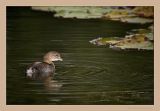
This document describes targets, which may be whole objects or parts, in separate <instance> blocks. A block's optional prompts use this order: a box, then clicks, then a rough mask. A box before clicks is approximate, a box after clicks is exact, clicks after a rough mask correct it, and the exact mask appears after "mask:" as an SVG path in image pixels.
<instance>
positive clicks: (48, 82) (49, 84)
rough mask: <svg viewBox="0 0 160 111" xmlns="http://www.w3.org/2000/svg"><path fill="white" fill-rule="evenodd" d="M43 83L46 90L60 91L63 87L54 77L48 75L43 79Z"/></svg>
mask: <svg viewBox="0 0 160 111" xmlns="http://www.w3.org/2000/svg"><path fill="white" fill-rule="evenodd" d="M43 84H44V87H45V90H46V91H49V92H51V91H59V90H60V88H61V87H62V84H61V83H60V82H58V81H56V80H53V77H48V78H45V79H44V80H43Z"/></svg>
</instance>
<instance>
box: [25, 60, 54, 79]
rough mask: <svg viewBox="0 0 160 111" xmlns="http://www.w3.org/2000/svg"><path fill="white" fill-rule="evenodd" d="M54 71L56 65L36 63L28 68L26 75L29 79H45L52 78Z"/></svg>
mask: <svg viewBox="0 0 160 111" xmlns="http://www.w3.org/2000/svg"><path fill="white" fill-rule="evenodd" d="M54 71H55V67H54V64H48V63H45V62H34V63H33V64H31V65H30V66H29V67H28V68H27V70H26V74H27V77H29V78H32V79H44V78H47V77H49V76H52V74H53V73H54Z"/></svg>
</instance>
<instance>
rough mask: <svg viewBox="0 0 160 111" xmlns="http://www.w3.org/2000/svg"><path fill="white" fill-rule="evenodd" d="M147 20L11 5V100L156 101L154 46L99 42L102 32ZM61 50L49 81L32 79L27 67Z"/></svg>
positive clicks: (119, 33) (114, 33)
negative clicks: (80, 16)
mask: <svg viewBox="0 0 160 111" xmlns="http://www.w3.org/2000/svg"><path fill="white" fill-rule="evenodd" d="M147 26H148V25H139V24H127V23H120V22H116V21H107V20H96V19H94V20H77V19H62V18H59V19H57V18H53V16H52V14H51V13H47V12H39V11H32V10H30V8H22V7H21V8H16V7H8V8H7V37H6V39H7V75H6V77H7V104H45V105H46V104H51V105H52V104H53V105H54V104H66V105H67V104H84V105H87V104H106V105H109V104H153V97H154V95H153V93H154V88H153V87H154V84H153V82H154V80H153V77H154V64H153V51H116V50H112V49H109V48H108V47H106V46H94V45H92V44H90V43H89V40H92V39H95V38H97V37H99V36H104V37H110V36H118V37H119V36H120V37H123V36H124V35H125V34H126V32H127V31H130V30H131V29H136V28H143V27H147ZM51 50H54V51H58V52H60V53H61V55H62V58H63V59H64V61H63V62H56V63H55V64H56V74H55V76H54V78H53V80H52V81H50V85H49V86H46V85H44V84H43V83H42V82H41V81H33V80H28V79H26V77H25V69H26V67H27V66H28V65H29V64H30V63H32V62H34V61H41V60H42V57H43V55H44V54H45V53H46V52H48V51H51Z"/></svg>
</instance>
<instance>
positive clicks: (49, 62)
mask: <svg viewBox="0 0 160 111" xmlns="http://www.w3.org/2000/svg"><path fill="white" fill-rule="evenodd" d="M43 62H45V63H48V64H53V65H54V63H53V62H52V61H50V60H48V59H43Z"/></svg>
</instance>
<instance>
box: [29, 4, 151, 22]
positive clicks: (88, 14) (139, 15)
mask: <svg viewBox="0 0 160 111" xmlns="http://www.w3.org/2000/svg"><path fill="white" fill-rule="evenodd" d="M32 9H33V10H40V11H47V12H53V16H54V17H62V18H77V19H106V20H108V19H109V20H118V21H121V22H127V23H141V24H145V23H152V22H153V14H154V13H153V7H151V6H146V7H143V6H142V7H138V6H135V7H134V6H133V7H130V8H129V7H125V6H121V7H120V6H115V7H114V6H83V7H82V6H49V7H42V6H33V7H32Z"/></svg>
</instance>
